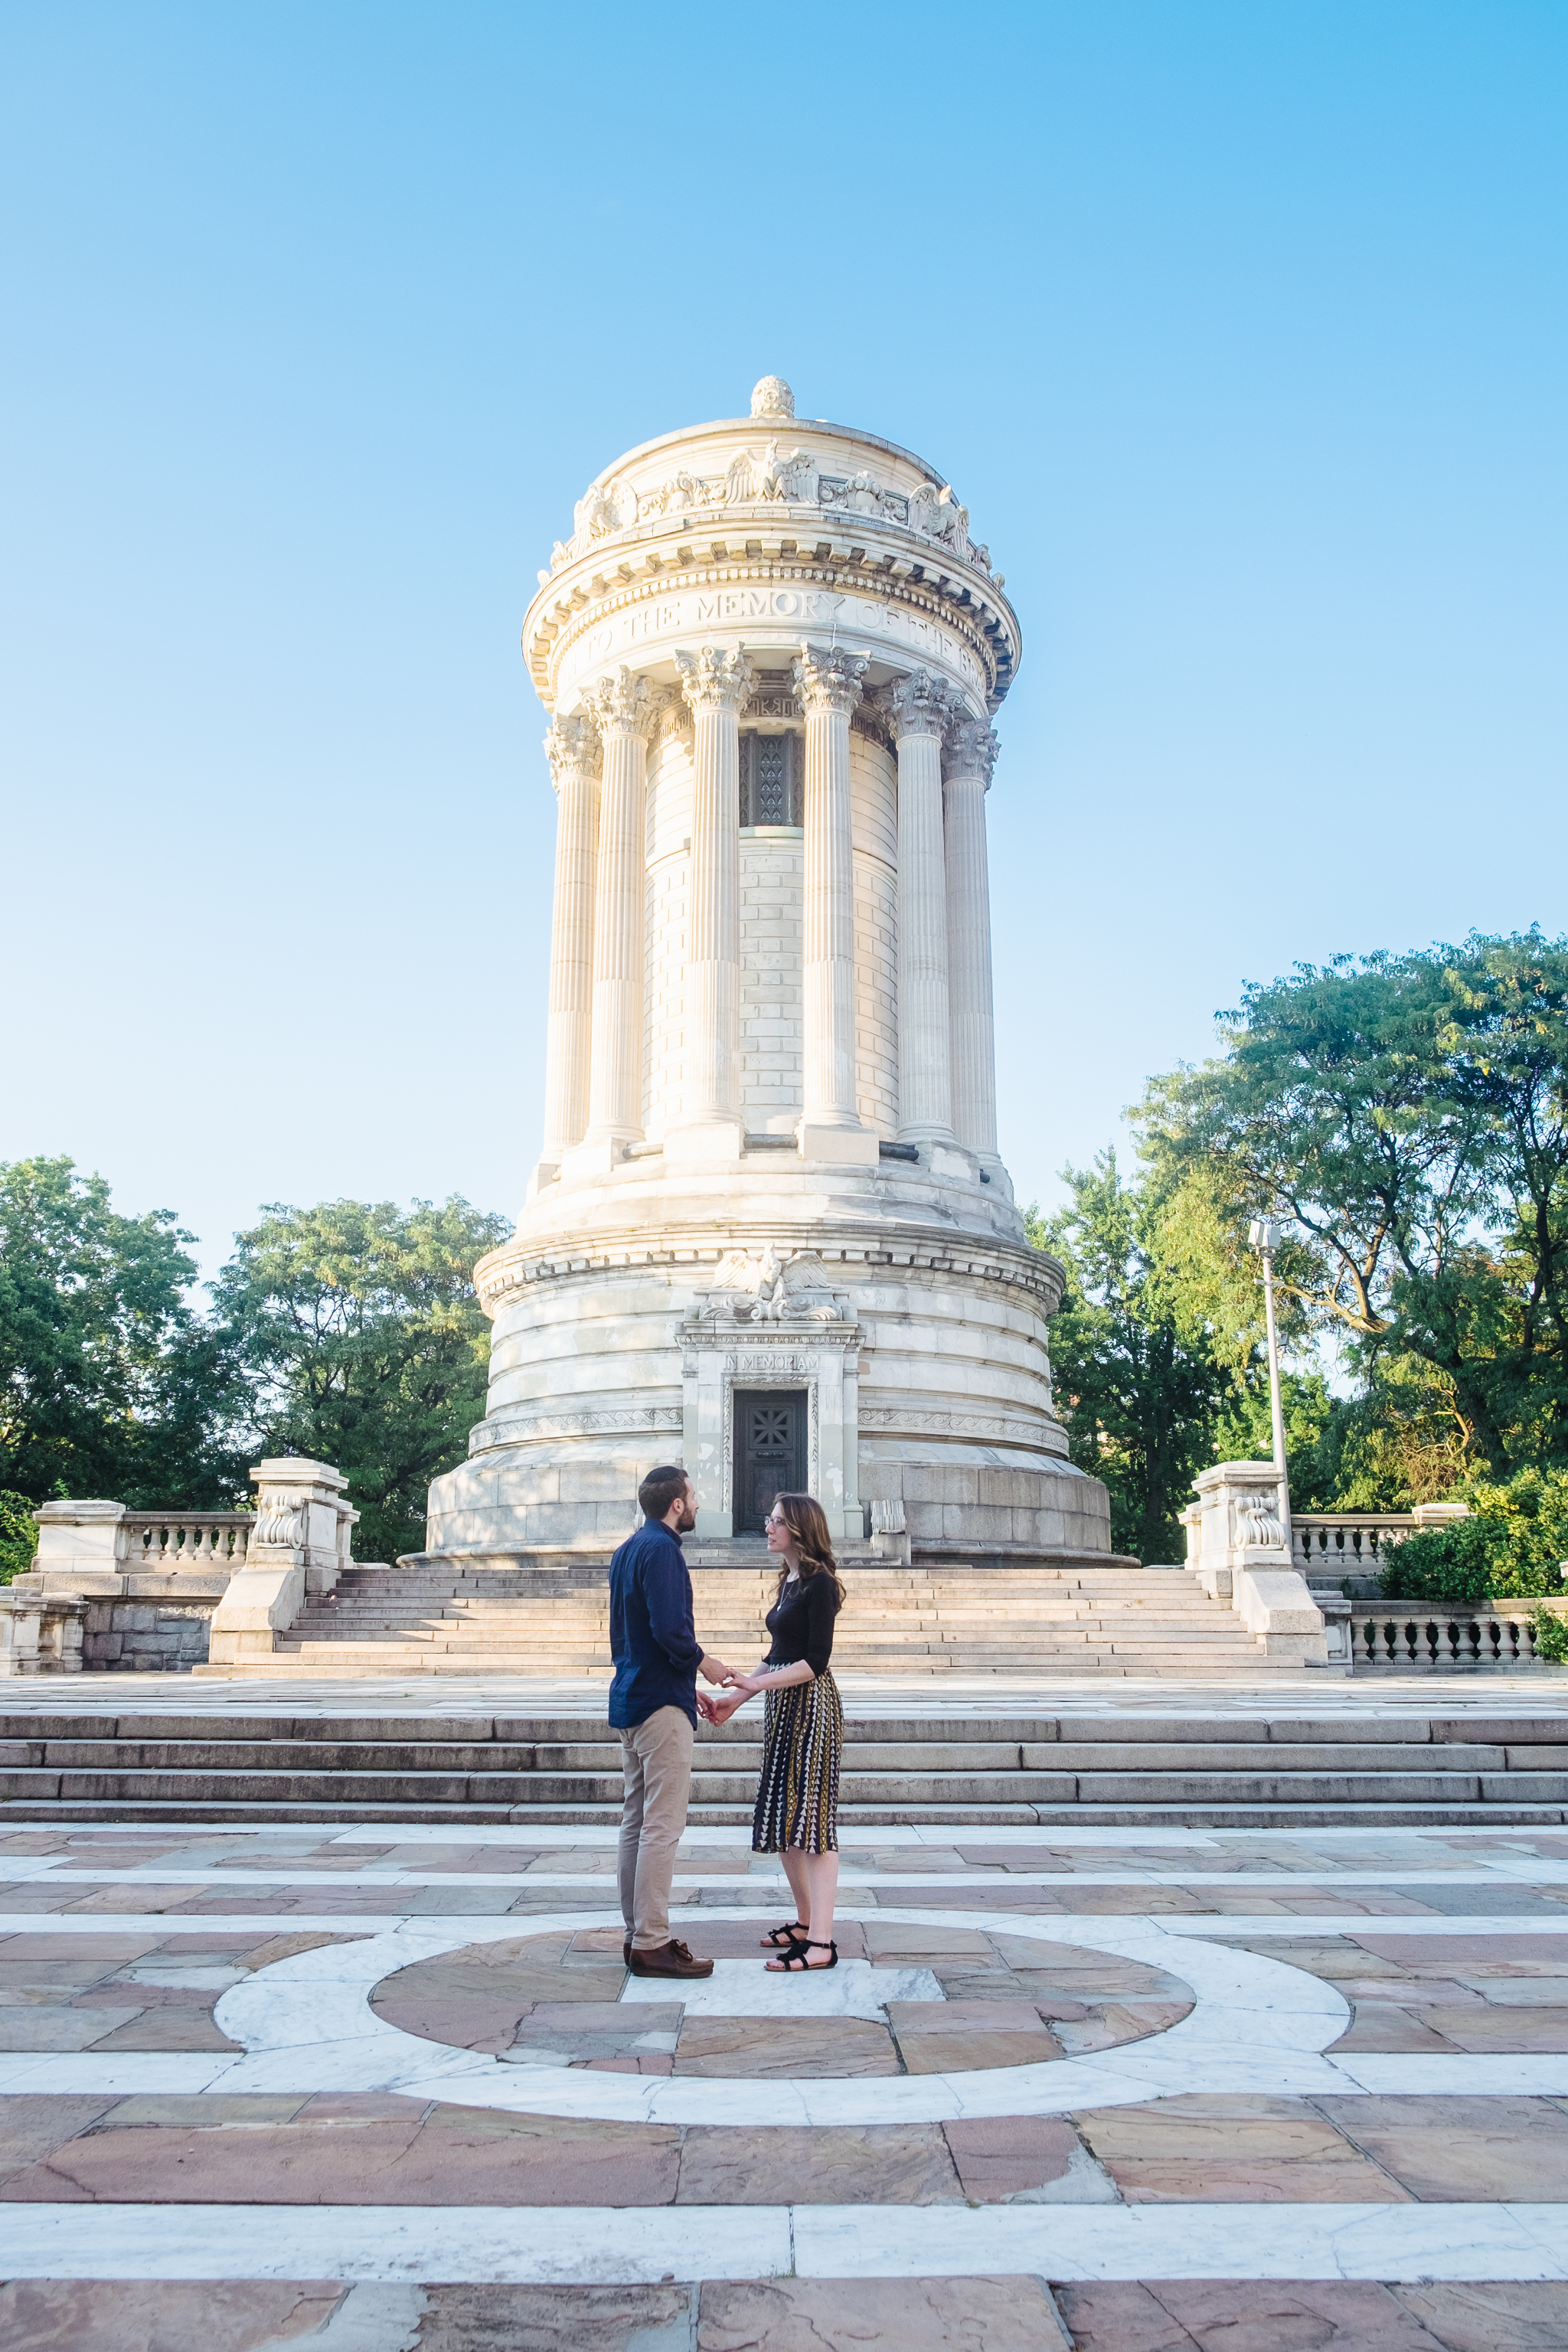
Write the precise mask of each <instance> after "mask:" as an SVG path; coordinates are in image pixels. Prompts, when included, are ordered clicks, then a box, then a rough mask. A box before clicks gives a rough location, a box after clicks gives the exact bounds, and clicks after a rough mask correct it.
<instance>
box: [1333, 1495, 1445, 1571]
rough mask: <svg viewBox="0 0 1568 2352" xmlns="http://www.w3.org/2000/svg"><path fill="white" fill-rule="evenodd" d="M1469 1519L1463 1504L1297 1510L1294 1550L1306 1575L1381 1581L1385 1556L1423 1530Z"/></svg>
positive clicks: (1418, 1504)
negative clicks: (1406, 1508) (1378, 1578)
mask: <svg viewBox="0 0 1568 2352" xmlns="http://www.w3.org/2000/svg"><path fill="white" fill-rule="evenodd" d="M1468 1516H1469V1514H1468V1508H1467V1507H1466V1506H1465V1505H1464V1504H1463V1503H1417V1504H1416V1506H1415V1509H1414V1510H1413V1511H1294V1510H1293V1511H1292V1512H1291V1514H1290V1549H1291V1554H1292V1558H1293V1561H1294V1564H1295V1566H1296V1567H1297V1568H1298V1569H1300V1571H1301V1574H1302V1575H1303V1576H1318V1577H1326V1576H1334V1577H1340V1576H1380V1575H1381V1574H1382V1573H1383V1554H1384V1551H1386V1550H1387V1549H1389V1548H1390V1547H1391V1546H1392V1545H1394V1544H1396V1543H1403V1542H1404V1540H1405V1537H1406V1536H1408V1535H1414V1533H1415V1529H1416V1528H1435V1527H1440V1526H1441V1525H1442V1524H1443V1522H1444V1521H1445V1520H1447V1519H1463V1518H1467V1517H1468Z"/></svg>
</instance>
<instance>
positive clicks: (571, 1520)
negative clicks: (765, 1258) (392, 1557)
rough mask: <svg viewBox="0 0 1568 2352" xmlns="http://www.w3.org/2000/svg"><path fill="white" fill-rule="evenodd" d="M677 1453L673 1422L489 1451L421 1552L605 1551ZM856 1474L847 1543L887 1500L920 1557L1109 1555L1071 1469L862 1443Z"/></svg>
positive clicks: (1098, 1506) (436, 1514)
mask: <svg viewBox="0 0 1568 2352" xmlns="http://www.w3.org/2000/svg"><path fill="white" fill-rule="evenodd" d="M651 1417H652V1415H651V1412H650V1419H651ZM671 1418H672V1419H673V1416H671ZM681 1450H682V1436H681V1432H680V1429H679V1426H671V1427H664V1428H657V1427H648V1428H646V1429H637V1430H633V1431H627V1432H626V1433H624V1434H622V1433H615V1434H610V1433H606V1434H605V1435H602V1436H598V1437H595V1438H592V1439H578V1440H577V1441H576V1442H575V1443H574V1444H572V1445H571V1446H570V1447H552V1446H549V1445H494V1446H489V1447H488V1448H487V1449H486V1450H485V1451H484V1452H483V1453H482V1454H472V1455H470V1456H469V1458H468V1461H467V1462H464V1463H461V1464H459V1465H458V1468H457V1469H456V1470H449V1471H447V1475H445V1477H442V1478H437V1480H436V1482H435V1484H434V1485H433V1486H431V1489H430V1515H429V1519H428V1523H427V1525H428V1534H427V1542H428V1545H429V1549H431V1550H432V1551H439V1552H442V1553H447V1552H465V1553H468V1552H477V1553H483V1554H485V1555H487V1556H489V1557H498V1558H499V1557H500V1556H503V1555H505V1556H512V1555H519V1554H522V1553H533V1552H538V1551H541V1550H543V1551H548V1552H553V1553H558V1554H560V1555H562V1556H563V1557H573V1556H576V1557H582V1556H583V1555H584V1554H586V1555H590V1556H603V1555H605V1554H606V1553H607V1552H609V1551H613V1550H614V1549H615V1547H616V1544H618V1543H621V1542H624V1540H625V1539H626V1537H627V1536H628V1535H630V1534H631V1533H632V1531H633V1529H634V1528H636V1527H637V1525H638V1523H639V1517H640V1515H639V1514H638V1511H637V1484H638V1482H639V1480H640V1479H642V1478H643V1477H644V1476H646V1475H647V1471H648V1470H649V1469H650V1468H651V1467H652V1466H653V1465H654V1464H655V1463H656V1462H657V1461H659V1460H661V1459H662V1460H669V1461H679V1459H680V1458H681ZM859 1475H860V1495H861V1501H860V1502H859V1503H858V1505H857V1506H856V1510H855V1514H854V1516H855V1517H856V1518H857V1520H858V1525H857V1526H856V1527H855V1528H853V1529H851V1528H843V1527H841V1528H835V1529H834V1535H835V1538H836V1540H840V1541H842V1542H843V1543H844V1544H845V1545H846V1547H852V1546H853V1545H854V1544H855V1543H857V1542H858V1541H859V1540H862V1539H863V1538H866V1537H867V1536H868V1534H869V1527H868V1517H869V1511H868V1506H869V1503H870V1502H872V1501H877V1502H884V1501H885V1502H893V1503H901V1504H902V1505H903V1507H904V1523H905V1528H906V1529H907V1531H908V1535H909V1539H910V1544H911V1546H912V1548H913V1549H914V1551H915V1552H916V1553H917V1554H920V1553H922V1552H929V1553H931V1555H932V1556H933V1557H937V1556H946V1557H955V1556H957V1555H958V1554H960V1553H962V1554H963V1555H964V1556H965V1557H967V1556H970V1555H972V1554H974V1553H977V1552H980V1551H984V1552H995V1553H998V1554H1003V1553H1007V1552H1015V1553H1020V1554H1022V1553H1026V1554H1027V1555H1028V1556H1029V1557H1031V1558H1033V1559H1045V1560H1049V1559H1056V1558H1058V1556H1060V1557H1068V1556H1071V1557H1072V1558H1074V1559H1077V1558H1079V1557H1080V1556H1085V1555H1093V1556H1095V1557H1097V1558H1098V1559H1101V1560H1106V1559H1109V1557H1110V1496H1108V1495H1107V1493H1106V1490H1105V1488H1104V1486H1102V1485H1101V1483H1100V1480H1099V1479H1098V1478H1090V1477H1088V1476H1086V1475H1085V1474H1084V1472H1082V1471H1081V1470H1079V1469H1078V1468H1076V1467H1075V1466H1074V1465H1073V1464H1071V1463H1070V1462H1057V1461H1047V1462H1041V1463H1036V1464H1025V1465H1020V1464H1019V1463H1018V1462H1017V1461H1016V1460H1015V1461H1013V1462H1011V1463H1009V1462H1007V1461H1006V1460H1005V1457H999V1455H998V1454H996V1453H992V1452H988V1450H987V1449H985V1448H984V1447H978V1446H963V1445H956V1446H953V1447H952V1448H951V1449H949V1448H940V1447H936V1446H931V1445H926V1446H911V1445H896V1444H879V1443H878V1442H877V1441H875V1440H868V1439H864V1438H863V1439H862V1440H861V1443H860V1465H859ZM868 1556H869V1555H868Z"/></svg>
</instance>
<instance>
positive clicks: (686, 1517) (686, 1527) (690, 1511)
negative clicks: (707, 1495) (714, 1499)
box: [675, 1502, 697, 1536]
mask: <svg viewBox="0 0 1568 2352" xmlns="http://www.w3.org/2000/svg"><path fill="white" fill-rule="evenodd" d="M696 1525H697V1506H696V1504H695V1503H694V1502H691V1503H682V1505H681V1506H680V1519H679V1525H678V1526H677V1528H676V1530H675V1532H676V1534H677V1535H679V1536H689V1535H690V1533H691V1532H692V1529H693V1528H695V1527H696Z"/></svg>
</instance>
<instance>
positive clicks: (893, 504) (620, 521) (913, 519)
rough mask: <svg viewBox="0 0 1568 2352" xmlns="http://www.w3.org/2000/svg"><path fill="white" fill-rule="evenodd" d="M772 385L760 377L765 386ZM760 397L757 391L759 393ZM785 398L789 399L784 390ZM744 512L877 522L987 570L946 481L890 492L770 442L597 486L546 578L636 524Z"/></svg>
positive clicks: (775, 411) (763, 411)
mask: <svg viewBox="0 0 1568 2352" xmlns="http://www.w3.org/2000/svg"><path fill="white" fill-rule="evenodd" d="M767 381H773V379H764V382H767ZM758 389H759V393H760V391H761V386H759V387H758ZM783 395H784V398H785V399H786V400H789V399H791V397H792V396H791V394H790V392H789V387H788V385H787V384H785V385H784V386H783ZM794 414H795V411H794V408H793V405H791V406H786V407H764V408H760V409H759V408H756V407H753V409H752V415H753V416H757V417H762V418H766V419H769V420H771V419H773V418H775V417H776V418H778V419H780V420H784V419H787V418H791V417H793V415H794ZM745 506H790V507H802V506H805V507H816V508H818V509H826V510H827V511H829V512H833V513H837V514H843V515H865V516H867V517H868V519H870V520H873V521H877V522H887V523H896V524H898V525H899V526H900V529H902V530H910V531H912V532H914V533H915V534H916V536H917V537H918V538H921V539H923V540H926V541H930V542H931V544H932V545H933V546H934V547H937V548H940V549H941V550H942V551H943V552H945V553H946V554H948V555H951V556H952V557H953V558H954V560H955V561H956V562H963V563H973V564H975V565H977V566H978V567H979V568H980V570H982V571H983V572H989V571H990V569H991V557H990V553H989V551H988V550H987V549H986V548H984V546H982V545H981V544H980V543H979V542H978V541H975V540H973V539H971V537H970V535H969V509H968V508H967V507H966V506H964V505H963V502H962V500H960V499H958V498H956V497H955V496H954V494H953V491H952V487H951V485H950V484H948V483H945V482H943V483H940V484H939V483H936V482H933V481H930V480H928V481H924V482H921V483H920V484H918V485H917V487H916V488H914V489H913V490H910V491H904V490H900V489H896V488H893V487H892V486H891V485H890V484H889V483H887V482H884V481H882V480H880V479H879V478H878V477H877V476H876V475H875V474H873V473H870V472H868V470H867V469H866V468H865V467H858V468H857V469H856V470H855V471H854V472H853V473H838V472H836V471H834V470H832V461H831V459H830V460H829V461H828V463H827V465H826V466H825V465H824V462H823V460H822V458H821V457H820V456H819V455H818V454H817V453H816V451H814V450H812V449H808V448H806V447H805V446H798V445H797V446H795V448H793V449H785V448H784V446H783V445H782V443H781V442H779V441H778V440H777V439H773V440H770V441H769V443H768V444H767V446H766V448H765V449H764V450H763V452H762V454H761V455H760V456H759V455H758V454H757V453H756V452H755V451H754V450H752V449H749V448H747V449H737V450H736V451H735V453H734V455H733V456H732V457H730V458H729V459H728V461H727V462H726V464H725V466H724V467H723V469H722V471H721V472H716V473H711V474H694V473H691V472H689V471H688V470H687V469H686V468H685V467H678V468H677V470H676V471H675V472H674V473H673V474H671V475H669V476H668V478H667V479H666V480H664V481H662V482H655V483H653V484H651V485H649V487H648V488H646V489H642V490H638V489H637V487H636V486H635V484H633V483H632V482H630V481H628V480H626V478H617V479H616V480H614V481H609V482H596V483H595V484H594V486H593V488H591V489H589V490H587V491H586V492H585V493H584V496H583V497H582V498H581V499H578V501H577V504H576V507H575V508H574V512H573V536H572V538H571V539H570V540H569V541H560V540H558V541H556V543H555V546H554V549H553V550H552V554H551V558H550V568H551V571H552V572H559V571H560V570H561V568H562V567H563V565H564V564H566V563H569V562H571V561H572V560H573V558H574V556H577V555H581V554H583V553H584V551H585V550H586V549H588V548H590V547H592V546H594V545H595V543H596V542H597V541H601V540H605V539H609V538H611V537H613V536H614V535H615V534H616V532H617V531H623V530H632V529H634V528H635V527H636V526H637V524H638V523H647V522H657V521H659V520H662V519H663V518H665V517H666V516H668V515H677V514H689V513H695V512H697V511H699V510H700V509H703V508H720V509H721V508H726V507H745Z"/></svg>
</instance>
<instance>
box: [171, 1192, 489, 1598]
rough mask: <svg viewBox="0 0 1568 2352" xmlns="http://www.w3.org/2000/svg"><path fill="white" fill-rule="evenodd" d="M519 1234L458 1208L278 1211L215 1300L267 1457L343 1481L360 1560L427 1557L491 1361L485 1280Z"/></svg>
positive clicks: (388, 1205)
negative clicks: (481, 1271)
mask: <svg viewBox="0 0 1568 2352" xmlns="http://www.w3.org/2000/svg"><path fill="white" fill-rule="evenodd" d="M509 1231H510V1227H509V1225H508V1224H507V1222H506V1220H505V1219H504V1218H502V1217H497V1216H486V1215H483V1214H481V1213H480V1212H479V1211H478V1210H476V1209H473V1208H470V1206H469V1205H468V1202H466V1201H461V1200H458V1199H452V1200H449V1201H447V1202H446V1204H445V1205H444V1206H443V1207H441V1208H437V1207H435V1206H433V1205H432V1204H431V1203H430V1202H427V1201H421V1202H415V1204H414V1206H413V1207H412V1209H410V1210H409V1211H408V1212H406V1213H404V1212H402V1211H400V1210H399V1209H397V1208H396V1207H395V1205H394V1204H393V1203H392V1202H379V1203H376V1204H374V1205H373V1204H372V1203H370V1202H363V1201H333V1202H323V1203H322V1204H321V1206H320V1207H318V1208H314V1209H294V1208H289V1207H286V1206H283V1205H280V1204H275V1205H273V1206H271V1207H268V1208H267V1209H265V1210H264V1211H263V1213H262V1220H261V1223H259V1224H258V1225H257V1226H255V1227H254V1228H253V1229H252V1230H251V1231H250V1232H249V1233H245V1234H238V1235H237V1247H236V1250H235V1255H234V1256H233V1257H232V1258H231V1259H230V1260H229V1262H228V1264H227V1265H226V1266H225V1267H224V1269H223V1271H222V1273H221V1274H220V1276H218V1279H217V1281H216V1284H215V1285H214V1293H215V1297H216V1305H217V1310H218V1313H219V1315H220V1317H221V1318H222V1321H223V1324H224V1326H225V1328H226V1331H227V1333H228V1334H229V1337H230V1342H231V1344H232V1345H233V1347H234V1348H235V1349H236V1351H237V1354H238V1356H239V1358H240V1360H242V1361H243V1363H244V1364H245V1365H246V1367H247V1371H248V1373H249V1376H250V1379H251V1381H252V1383H253V1398H254V1403H253V1410H254V1412H255V1414H256V1417H257V1421H258V1425H259V1427H260V1430H261V1433H262V1436H261V1444H262V1445H263V1446H264V1448H265V1450H266V1451H267V1452H268V1454H289V1453H296V1454H309V1455H311V1456H313V1457H314V1458H315V1459H316V1460H318V1461H323V1462H330V1463H331V1464H332V1465H334V1466H335V1467H336V1468H338V1469H339V1470H342V1472H343V1473H344V1475H345V1476H346V1477H347V1479H348V1498H349V1500H350V1501H351V1502H352V1503H353V1506H354V1507H355V1508H356V1509H357V1510H358V1511H359V1513H360V1516H361V1524H360V1526H359V1528H357V1529H356V1530H355V1538H354V1542H355V1550H356V1552H357V1553H358V1555H359V1556H360V1557H361V1558H362V1559H395V1558H396V1556H397V1555H398V1553H399V1552H405V1551H413V1550H417V1549H419V1547H420V1546H421V1545H422V1544H423V1542H424V1532H425V1490H426V1486H428V1485H429V1482H430V1480H431V1479H432V1478H434V1477H437V1476H438V1475H440V1473H441V1472H442V1471H443V1470H449V1469H451V1468H452V1467H453V1465H455V1464H456V1463H458V1462H460V1461H461V1460H462V1459H463V1458H464V1455H465V1454H466V1453H467V1450H468V1432H469V1430H470V1429H471V1427H472V1426H473V1424H474V1423H475V1422H477V1421H478V1420H479V1419H480V1418H481V1416H482V1414H483V1412H484V1407H485V1388H486V1367H487V1364H488V1361H489V1323H488V1322H487V1320H486V1318H485V1316H484V1313H483V1311H482V1309H481V1308H480V1307H479V1300H478V1298H477V1297H476V1295H475V1291H474V1286H473V1266H474V1262H475V1260H476V1259H477V1258H478V1257H479V1256H481V1255H483V1254H484V1252H485V1251H487V1250H489V1249H493V1248H494V1247H495V1246H496V1245H497V1244H498V1243H500V1242H501V1241H503V1240H504V1239H505V1238H506V1236H507V1234H508V1233H509Z"/></svg>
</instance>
